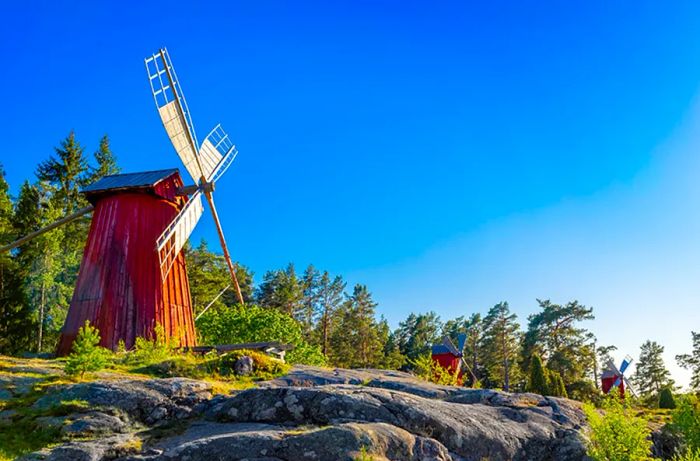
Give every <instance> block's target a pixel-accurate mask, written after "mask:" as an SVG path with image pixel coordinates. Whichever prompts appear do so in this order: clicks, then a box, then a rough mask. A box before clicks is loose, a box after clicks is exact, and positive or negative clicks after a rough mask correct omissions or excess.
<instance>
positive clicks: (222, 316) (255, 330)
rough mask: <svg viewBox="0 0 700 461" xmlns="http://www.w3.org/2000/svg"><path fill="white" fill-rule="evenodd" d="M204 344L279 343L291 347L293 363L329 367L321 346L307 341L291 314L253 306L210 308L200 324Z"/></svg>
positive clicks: (201, 341)
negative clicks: (326, 365) (292, 348)
mask: <svg viewBox="0 0 700 461" xmlns="http://www.w3.org/2000/svg"><path fill="white" fill-rule="evenodd" d="M197 331H198V332H199V335H200V338H201V340H200V343H202V344H238V343H249V342H265V341H279V342H281V343H286V344H291V345H293V346H294V350H293V351H290V353H289V354H288V355H287V359H288V361H289V362H290V363H303V364H306V365H325V364H326V358H325V356H324V355H323V354H322V353H321V351H320V349H319V348H318V347H317V346H311V345H309V344H308V343H307V342H306V341H304V338H303V335H302V331H301V326H300V325H299V322H297V321H296V320H294V319H293V318H292V317H290V316H289V315H287V314H284V313H282V312H280V311H277V310H274V309H265V308H262V307H259V306H256V305H253V304H246V305H245V306H240V305H239V306H234V307H219V308H212V309H209V310H208V311H207V312H206V313H205V314H204V315H202V317H200V319H199V321H198V322H197Z"/></svg>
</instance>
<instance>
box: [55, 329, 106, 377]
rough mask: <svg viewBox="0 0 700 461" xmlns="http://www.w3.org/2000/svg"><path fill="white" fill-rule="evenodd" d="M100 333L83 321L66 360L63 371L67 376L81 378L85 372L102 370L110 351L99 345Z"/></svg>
mask: <svg viewBox="0 0 700 461" xmlns="http://www.w3.org/2000/svg"><path fill="white" fill-rule="evenodd" d="M99 344H100V333H99V331H97V328H95V327H93V326H91V325H90V322H89V321H88V320H86V321H85V325H83V326H82V327H81V328H80V330H78V336H77V337H76V338H75V341H74V342H73V352H71V354H70V355H69V356H68V359H67V360H66V366H65V368H64V371H65V372H66V374H67V375H69V376H78V375H80V378H81V379H82V378H83V376H84V375H85V373H88V372H93V371H99V370H102V369H103V368H104V367H105V366H107V362H108V360H109V357H110V355H111V352H110V351H109V350H108V349H105V348H104V347H100V346H99Z"/></svg>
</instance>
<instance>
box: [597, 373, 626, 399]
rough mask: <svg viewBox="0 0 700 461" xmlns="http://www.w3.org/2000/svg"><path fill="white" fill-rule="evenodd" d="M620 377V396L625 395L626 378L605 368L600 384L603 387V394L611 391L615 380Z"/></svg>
mask: <svg viewBox="0 0 700 461" xmlns="http://www.w3.org/2000/svg"><path fill="white" fill-rule="evenodd" d="M618 378H619V379H620V384H619V385H618V388H619V392H620V397H622V398H624V397H625V380H624V379H622V377H621V376H620V375H618V374H616V373H615V372H614V371H613V370H605V371H604V372H603V375H602V376H601V377H600V384H601V387H602V388H603V394H607V393H608V392H610V389H612V387H613V385H614V384H615V381H617V380H618Z"/></svg>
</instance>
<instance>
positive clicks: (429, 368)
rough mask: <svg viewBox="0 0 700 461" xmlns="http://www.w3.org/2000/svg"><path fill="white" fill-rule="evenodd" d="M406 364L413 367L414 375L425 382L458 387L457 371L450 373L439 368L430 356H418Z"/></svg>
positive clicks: (445, 369)
mask: <svg viewBox="0 0 700 461" xmlns="http://www.w3.org/2000/svg"><path fill="white" fill-rule="evenodd" d="M408 362H409V363H410V364H411V366H412V367H413V371H414V373H415V374H416V375H417V376H418V377H419V378H421V379H424V380H425V381H430V382H432V383H435V384H444V385H446V386H458V385H459V371H454V372H452V371H450V370H449V369H447V368H445V367H443V366H441V365H440V364H439V363H437V362H436V361H435V360H433V358H432V357H431V355H430V354H424V355H420V356H418V358H416V359H415V360H411V359H409V360H408Z"/></svg>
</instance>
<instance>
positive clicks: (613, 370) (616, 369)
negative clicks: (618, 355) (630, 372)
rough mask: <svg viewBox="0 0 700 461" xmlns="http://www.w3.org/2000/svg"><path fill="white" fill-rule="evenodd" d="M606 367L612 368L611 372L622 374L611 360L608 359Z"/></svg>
mask: <svg viewBox="0 0 700 461" xmlns="http://www.w3.org/2000/svg"><path fill="white" fill-rule="evenodd" d="M608 368H610V370H612V372H613V373H615V374H616V375H617V376H622V373H621V372H620V370H618V368H617V367H616V366H615V363H614V362H613V361H612V360H608Z"/></svg>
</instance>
